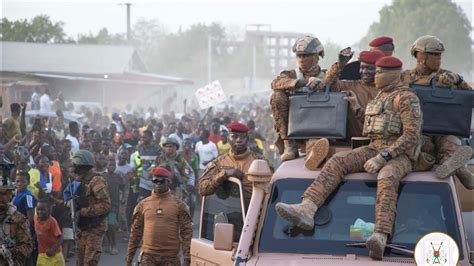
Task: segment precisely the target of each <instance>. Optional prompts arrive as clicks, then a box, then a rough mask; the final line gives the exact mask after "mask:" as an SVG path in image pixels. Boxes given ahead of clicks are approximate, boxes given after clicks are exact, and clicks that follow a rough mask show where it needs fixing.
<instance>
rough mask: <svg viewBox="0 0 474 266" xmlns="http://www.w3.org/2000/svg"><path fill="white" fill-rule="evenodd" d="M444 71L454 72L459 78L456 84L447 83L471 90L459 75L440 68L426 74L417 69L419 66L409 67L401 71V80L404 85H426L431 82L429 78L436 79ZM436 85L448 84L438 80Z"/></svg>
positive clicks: (443, 85)
mask: <svg viewBox="0 0 474 266" xmlns="http://www.w3.org/2000/svg"><path fill="white" fill-rule="evenodd" d="M444 73H450V74H454V75H455V76H458V78H459V82H458V83H457V84H449V85H450V86H452V87H454V88H457V89H462V90H472V88H471V86H470V85H469V84H468V83H467V82H466V81H464V80H462V78H461V76H459V75H458V74H456V73H453V72H451V71H449V70H445V69H440V70H438V71H437V72H433V73H431V74H428V75H426V74H422V71H421V70H420V69H419V67H418V68H414V69H411V70H405V71H403V72H402V75H401V80H402V83H403V84H404V85H405V86H410V85H412V84H417V85H425V86H428V85H430V84H431V80H432V79H433V78H435V81H438V80H439V78H440V76H441V75H442V74H444ZM436 85H437V86H438V87H447V86H448V84H446V85H445V84H441V83H440V82H437V84H436ZM450 86H448V87H450Z"/></svg>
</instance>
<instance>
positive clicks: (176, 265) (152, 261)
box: [140, 252, 181, 266]
mask: <svg viewBox="0 0 474 266" xmlns="http://www.w3.org/2000/svg"><path fill="white" fill-rule="evenodd" d="M140 257H141V258H140V266H180V265H181V261H180V259H179V257H178V256H177V257H165V256H157V255H153V254H147V253H144V252H142V253H141V254H140Z"/></svg>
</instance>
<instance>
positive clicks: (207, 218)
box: [191, 177, 245, 266]
mask: <svg viewBox="0 0 474 266" xmlns="http://www.w3.org/2000/svg"><path fill="white" fill-rule="evenodd" d="M242 195H243V193H242V183H241V182H240V180H239V179H237V178H233V177H231V178H229V179H228V180H227V181H226V182H224V183H223V184H222V185H221V186H220V187H219V189H218V190H217V191H216V193H214V194H212V195H209V196H205V197H203V200H202V208H201V217H200V226H199V237H198V238H193V239H192V241H191V265H200V266H204V265H206V266H208V265H230V264H232V256H233V254H234V251H235V248H236V247H237V245H238V242H239V238H240V233H241V231H242V227H243V224H244V221H245V210H244V202H243V196H242ZM215 223H231V224H233V225H234V245H233V249H232V250H231V251H225V250H216V249H214V225H215Z"/></svg>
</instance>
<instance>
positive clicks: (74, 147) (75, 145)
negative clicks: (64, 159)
mask: <svg viewBox="0 0 474 266" xmlns="http://www.w3.org/2000/svg"><path fill="white" fill-rule="evenodd" d="M66 139H67V140H69V141H70V142H71V151H72V153H76V152H77V151H79V140H78V139H77V138H76V137H74V136H71V135H69V134H68V135H67V136H66Z"/></svg>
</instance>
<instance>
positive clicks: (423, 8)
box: [359, 0, 472, 72]
mask: <svg viewBox="0 0 474 266" xmlns="http://www.w3.org/2000/svg"><path fill="white" fill-rule="evenodd" d="M379 13H380V22H375V23H373V24H372V25H371V26H370V28H369V32H368V33H367V35H366V36H365V37H364V38H362V39H361V40H360V42H359V45H360V47H367V43H368V42H370V40H371V39H373V38H374V37H376V36H381V35H388V36H392V37H393V39H394V43H395V55H396V56H397V57H400V58H401V59H403V62H404V68H405V69H408V68H412V67H414V65H415V60H414V58H413V57H411V55H410V49H411V47H412V44H413V42H414V41H415V40H416V39H417V38H418V37H420V36H422V35H434V36H437V37H439V38H440V39H441V40H442V41H443V43H444V46H445V49H446V51H445V53H444V54H443V63H442V66H441V67H443V68H446V69H449V70H452V71H457V72H464V71H467V72H469V71H472V50H471V45H472V40H471V38H470V37H469V34H470V32H471V30H472V28H471V24H470V22H469V19H468V18H467V16H466V14H465V13H464V12H463V10H462V9H461V8H460V7H459V6H457V5H456V4H455V3H453V2H452V1H451V0H417V1H412V0H393V2H392V4H391V5H390V6H385V7H383V8H382V9H381V10H380V12H379Z"/></svg>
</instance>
